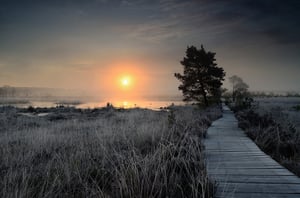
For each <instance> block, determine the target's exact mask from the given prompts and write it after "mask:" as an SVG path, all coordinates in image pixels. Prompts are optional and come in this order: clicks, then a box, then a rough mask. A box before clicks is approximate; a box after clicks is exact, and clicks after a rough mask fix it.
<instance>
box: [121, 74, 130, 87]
mask: <svg viewBox="0 0 300 198" xmlns="http://www.w3.org/2000/svg"><path fill="white" fill-rule="evenodd" d="M121 84H122V86H123V87H128V86H129V85H130V78H129V77H128V76H125V77H123V78H122V79H121Z"/></svg>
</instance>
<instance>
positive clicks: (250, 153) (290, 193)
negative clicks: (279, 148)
mask: <svg viewBox="0 0 300 198" xmlns="http://www.w3.org/2000/svg"><path fill="white" fill-rule="evenodd" d="M223 109H224V113H223V117H222V118H220V119H219V120H217V121H215V122H213V124H212V126H211V127H210V128H209V129H208V132H207V138H206V139H205V141H204V144H205V148H206V149H205V150H206V159H207V168H208V174H209V175H210V177H211V178H213V179H215V180H216V181H217V185H218V187H217V195H216V197H236V198H246V197H247V198H248V197H253V198H254V197H255V198H257V197H262V198H267V197H272V198H277V197H280V198H285V197H288V198H296V197H297V198H300V178H298V177H297V176H295V175H294V174H293V173H291V172H290V171H288V170H287V169H285V168H283V167H282V166H281V165H279V164H278V163H277V162H276V161H274V160H273V159H272V158H270V157H269V156H268V155H266V154H265V153H263V152H262V151H261V150H260V149H259V148H258V147H257V146H256V144H255V143H253V141H252V140H250V139H249V138H248V137H247V136H246V135H245V134H244V132H243V131H242V130H241V129H239V128H238V126H237V120H236V118H235V117H234V115H233V113H232V112H231V111H230V110H229V109H228V107H226V106H225V107H224V108H223Z"/></svg>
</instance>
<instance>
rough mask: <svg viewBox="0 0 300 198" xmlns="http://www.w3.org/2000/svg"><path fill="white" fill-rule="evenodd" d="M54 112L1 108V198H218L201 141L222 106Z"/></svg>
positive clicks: (64, 110)
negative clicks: (31, 113)
mask: <svg viewBox="0 0 300 198" xmlns="http://www.w3.org/2000/svg"><path fill="white" fill-rule="evenodd" d="M34 110H36V111H37V109H34ZM31 111H32V109H31ZM48 111H49V112H50V114H48V115H46V116H43V117H38V116H35V117H34V116H31V117H29V116H25V115H22V114H19V110H18V109H15V108H1V109H0V178H1V180H0V197H6V198H10V197H20V198H21V197H24V198H25V197H51V198H52V197H211V195H212V189H213V188H212V185H213V184H212V183H211V182H210V181H209V180H208V179H207V175H206V170H205V164H204V159H203V152H202V150H203V145H202V142H201V141H202V137H203V136H204V135H205V132H206V129H207V127H208V126H209V125H210V122H211V120H213V119H216V118H217V117H219V116H220V111H219V110H218V109H217V108H210V109H206V110H202V111H200V110H199V109H195V108H194V107H174V108H173V109H172V110H171V112H172V113H170V112H163V111H160V112H158V111H151V110H143V109H131V110H117V109H114V108H105V109H93V110H80V109H73V108H62V109H57V108H52V109H48ZM43 112H45V109H43Z"/></svg>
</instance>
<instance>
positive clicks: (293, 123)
mask: <svg viewBox="0 0 300 198" xmlns="http://www.w3.org/2000/svg"><path fill="white" fill-rule="evenodd" d="M255 101H256V103H255V104H256V105H255V106H253V107H252V108H250V109H246V110H242V111H236V115H237V118H238V120H239V126H240V127H241V128H242V129H244V130H245V131H246V133H247V134H248V136H249V137H250V138H252V139H253V140H254V141H255V143H256V144H257V145H258V146H259V147H260V148H261V149H262V150H263V151H264V152H266V153H267V154H269V155H270V156H271V157H272V158H274V159H275V160H276V161H278V162H279V163H281V164H282V165H284V166H285V167H286V168H288V169H289V170H291V171H292V172H294V173H295V174H297V175H298V176H300V112H299V111H298V110H297V107H298V106H299V104H300V98H297V97H276V98H256V99H255Z"/></svg>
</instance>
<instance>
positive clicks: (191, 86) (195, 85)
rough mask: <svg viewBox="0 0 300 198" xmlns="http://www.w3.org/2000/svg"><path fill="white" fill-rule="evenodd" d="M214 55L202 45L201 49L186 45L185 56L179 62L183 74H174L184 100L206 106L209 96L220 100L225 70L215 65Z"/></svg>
mask: <svg viewBox="0 0 300 198" xmlns="http://www.w3.org/2000/svg"><path fill="white" fill-rule="evenodd" d="M215 55H216V53H213V52H210V51H206V50H205V49H204V48H203V46H202V45H201V49H197V48H196V47H195V46H190V47H189V46H188V47H187V50H186V57H184V58H183V60H182V61H181V62H180V63H181V64H182V65H183V74H180V73H175V74H174V75H175V77H176V78H177V79H178V80H179V81H180V82H181V85H179V87H178V89H179V90H181V91H182V93H183V96H184V101H191V100H194V101H198V102H204V104H205V105H206V106H208V105H209V103H208V101H209V98H213V99H214V100H220V97H221V90H220V88H221V86H222V84H223V83H222V81H224V77H225V72H224V69H223V68H222V67H217V63H216V62H215V61H216V59H215Z"/></svg>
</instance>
